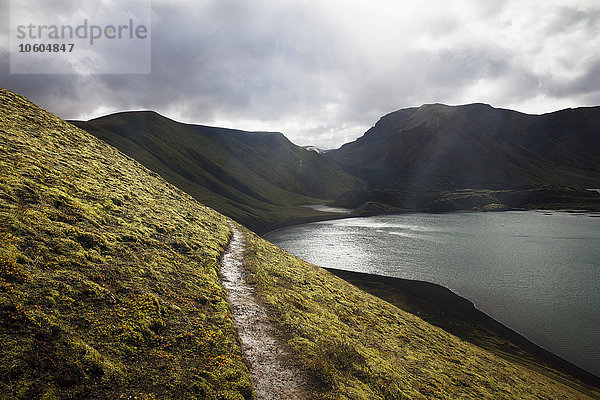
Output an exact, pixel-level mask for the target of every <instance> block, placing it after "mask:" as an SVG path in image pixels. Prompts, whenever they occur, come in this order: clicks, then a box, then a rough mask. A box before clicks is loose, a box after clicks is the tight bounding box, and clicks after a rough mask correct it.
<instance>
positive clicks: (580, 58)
mask: <svg viewBox="0 0 600 400" xmlns="http://www.w3.org/2000/svg"><path fill="white" fill-rule="evenodd" d="M13 1H17V0H13ZM19 1H21V0H19ZM23 1H24V0H23ZM97 1H101V2H104V3H107V4H108V3H110V1H111V0H97ZM128 1H130V0H120V1H119V4H120V5H123V4H125V5H127V3H128ZM131 1H134V0H131ZM135 1H136V2H138V3H139V1H140V0H135ZM76 3H77V2H76V1H75V0H43V1H41V0H40V1H39V5H38V6H37V8H38V10H39V11H40V12H41V13H46V14H47V15H52V16H56V18H57V19H58V18H60V15H61V12H66V11H65V10H68V9H69V7H74V4H76ZM151 12H152V14H151V18H152V24H151V73H150V74H118V73H117V74H114V73H113V74H85V73H78V74H67V75H64V74H63V75H61V74H15V73H13V74H11V73H10V68H9V65H10V56H11V52H10V50H9V49H10V47H9V44H10V29H9V28H8V26H9V15H10V8H9V2H8V1H7V0H1V1H0V18H1V21H2V23H1V24H0V26H2V28H0V86H3V87H6V88H8V89H10V90H13V91H16V92H18V93H20V94H22V95H24V96H26V97H28V98H29V99H30V100H32V101H33V102H35V103H36V104H38V105H40V106H42V107H44V108H45V109H47V110H49V111H51V112H53V113H55V114H57V115H58V116H60V117H62V118H64V119H90V118H94V117H98V116H101V115H106V114H110V113H113V112H117V111H123V110H142V109H150V110H154V111H157V112H159V113H161V114H163V115H165V116H167V117H169V118H172V119H175V120H177V121H182V122H189V123H197V124H203V125H212V126H222V127H228V128H237V129H244V130H253V131H255V130H260V131H278V132H282V133H284V134H285V135H286V136H287V137H288V138H289V139H290V140H291V141H292V142H294V143H296V144H298V145H314V146H318V147H321V148H336V147H339V146H341V145H342V144H343V143H346V142H349V141H352V140H354V139H356V138H357V137H359V136H361V135H362V134H363V133H364V132H365V131H366V130H367V129H369V128H370V127H371V126H372V125H374V124H375V123H376V122H377V120H378V119H379V118H380V117H382V116H383V115H385V114H387V113H389V112H392V111H395V110H398V109H401V108H407V107H415V106H420V105H422V104H427V103H444V104H450V105H457V104H467V103H475V102H482V103H487V104H491V105H492V106H494V107H500V108H509V109H514V110H517V111H521V112H526V113H533V114H540V113H545V112H551V111H556V110H559V109H564V108H568V107H572V108H575V107H580V106H592V105H599V104H600V2H598V1H597V0H590V1H558V0H546V1H537V0H526V1H524V0H519V1H510V0H507V1H495V0H486V1H481V0H456V1H455V0H448V1H428V0H420V1H400V0H369V1H364V0H360V1H359V0H199V1H188V0H185V1H184V0H168V1H167V0H153V1H152V7H151ZM113 62H114V63H117V64H116V65H117V66H120V65H125V63H126V62H127V56H126V55H124V54H121V53H119V54H115V57H114V60H113ZM120 63H123V64H120ZM117 69H118V68H117Z"/></svg>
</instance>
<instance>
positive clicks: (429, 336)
mask: <svg viewBox="0 0 600 400" xmlns="http://www.w3.org/2000/svg"><path fill="white" fill-rule="evenodd" d="M247 235H248V237H249V240H248V242H249V250H248V255H247V265H248V268H249V271H250V274H251V279H252V280H253V281H254V283H255V284H256V286H257V289H258V292H259V294H260V296H261V299H262V301H264V303H265V304H266V305H267V306H268V307H269V309H270V310H271V313H272V318H273V320H274V322H275V323H276V324H277V325H278V326H279V327H280V330H281V332H282V334H281V339H282V340H283V341H285V343H286V344H287V345H288V346H289V347H291V348H292V349H293V350H294V351H295V353H296V354H297V355H298V356H299V357H300V359H301V361H302V363H303V365H304V366H305V367H306V368H307V369H308V370H309V371H310V372H311V373H312V376H313V377H314V379H315V381H316V382H317V383H318V386H317V387H318V388H319V390H320V396H321V398H324V399H327V398H334V399H540V398H541V399H586V398H598V395H599V393H598V392H597V391H591V392H587V393H588V394H589V395H590V396H588V394H586V393H583V392H581V391H579V390H578V389H577V388H572V387H570V386H568V385H564V384H563V383H561V382H559V381H558V380H555V379H552V378H549V377H547V376H543V375H541V374H539V373H537V372H536V371H534V370H531V369H528V368H526V367H523V366H521V365H518V364H513V363H511V362H509V361H507V360H505V359H502V358H500V357H498V356H496V355H494V354H492V353H491V352H489V351H487V350H484V349H481V348H480V347H477V346H475V345H473V344H471V343H468V342H466V341H463V340H461V339H459V338H458V337H456V336H453V335H451V334H449V333H447V332H446V331H444V330H442V329H440V328H438V327H435V326H433V325H430V324H428V323H426V322H425V321H423V320H422V319H420V318H419V317H417V316H415V315H413V314H410V313H408V312H405V311H403V310H401V309H399V308H397V307H395V306H393V305H392V304H390V303H388V302H385V301H383V300H381V299H379V298H377V297H374V296H372V295H370V294H367V293H366V292H363V291H362V290H360V289H358V288H356V287H355V286H353V285H351V284H349V283H347V282H346V281H343V280H341V279H338V278H337V277H335V276H333V275H332V274H330V273H329V272H327V271H325V270H323V269H321V268H319V267H316V266H314V265H311V264H309V263H306V262H304V261H302V260H300V259H298V258H297V257H294V256H292V255H290V254H289V253H287V252H285V251H283V250H281V249H279V248H277V247H276V246H274V245H272V244H270V243H268V242H265V241H264V240H262V239H260V238H258V237H257V236H255V235H253V234H252V233H250V232H247Z"/></svg>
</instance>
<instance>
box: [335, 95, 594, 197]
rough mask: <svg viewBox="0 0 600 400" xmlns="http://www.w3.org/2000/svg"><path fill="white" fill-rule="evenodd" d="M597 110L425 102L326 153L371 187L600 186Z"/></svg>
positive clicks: (403, 111) (387, 117)
mask: <svg viewBox="0 0 600 400" xmlns="http://www.w3.org/2000/svg"><path fill="white" fill-rule="evenodd" d="M599 137H600V107H589V108H577V109H566V110H562V111H557V112H554V113H550V114H543V115H528V114H522V113H519V112H516V111H511V110H505V109H497V108H493V107H491V106H489V105H486V104H470V105H463V106H446V105H443V104H428V105H423V106H421V107H418V108H408V109H403V110H399V111H396V112H393V113H390V114H388V115H386V116H384V117H382V118H381V119H380V120H379V121H378V122H377V123H376V124H375V126H373V127H372V128H371V129H369V130H368V131H367V132H366V133H365V134H364V135H363V136H362V137H360V138H358V139H357V140H356V141H354V142H351V143H347V144H345V145H343V146H342V147H341V148H339V149H337V150H333V151H330V152H328V153H326V154H325V156H326V157H327V158H329V159H330V160H332V161H334V162H335V163H337V164H338V165H339V166H341V167H342V168H343V169H345V170H346V171H348V172H350V173H353V174H355V175H357V176H359V177H361V178H364V179H365V180H367V181H368V182H369V184H370V185H371V186H374V187H386V188H400V189H428V190H431V189H438V190H451V189H461V188H488V189H507V188H510V189H515V188H523V187H531V186H539V185H555V186H562V185H579V186H581V187H589V188H592V187H600V141H599V140H598V139H599Z"/></svg>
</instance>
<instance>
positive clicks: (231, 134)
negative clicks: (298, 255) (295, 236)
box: [73, 111, 361, 232]
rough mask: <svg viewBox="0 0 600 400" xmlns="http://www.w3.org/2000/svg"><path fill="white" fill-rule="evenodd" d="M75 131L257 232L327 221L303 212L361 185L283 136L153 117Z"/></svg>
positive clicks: (146, 114)
mask: <svg viewBox="0 0 600 400" xmlns="http://www.w3.org/2000/svg"><path fill="white" fill-rule="evenodd" d="M73 124H75V125H77V126H79V127H80V128H83V129H85V130H87V131H88V132H90V133H92V134H93V135H95V136H96V137H99V138H101V139H102V140H104V141H106V142H107V143H109V144H111V145H113V146H115V147H116V148H118V149H119V150H121V151H122V152H124V153H125V154H127V155H129V156H131V157H133V158H135V159H136V160H138V161H140V162H141V163H142V164H144V165H145V166H146V167H148V168H150V169H152V170H153V171H156V172H158V173H159V174H160V175H161V176H162V177H164V178H165V179H166V180H168V181H169V182H171V183H173V184H175V185H176V186H177V187H179V188H181V189H183V190H185V191H186V192H187V193H189V194H191V195H192V196H193V197H194V198H196V199H197V200H199V201H201V202H202V203H204V204H207V205H209V206H210V207H213V208H214V209H216V210H218V211H220V212H222V213H224V214H226V215H229V216H231V217H232V218H235V219H236V220H237V221H240V222H241V223H243V224H244V225H245V226H248V227H249V228H251V229H253V230H255V231H257V232H266V231H267V230H271V229H274V228H276V227H279V226H281V225H284V224H290V223H295V222H296V223H297V222H300V221H306V220H310V219H311V218H312V219H314V218H315V217H319V216H321V217H322V216H323V213H319V212H317V211H314V210H310V209H307V208H303V207H299V205H300V204H306V203H323V202H324V200H322V199H326V200H327V199H335V198H337V197H338V196H340V195H341V194H342V193H344V192H345V191H348V190H354V189H358V188H360V187H361V182H360V180H359V179H358V178H355V177H354V176H352V175H350V174H348V173H346V172H344V171H343V170H342V169H340V168H339V167H337V166H336V165H334V164H333V163H331V162H330V161H329V160H327V159H326V158H324V157H322V156H321V155H319V154H317V153H316V152H314V151H309V150H306V149H304V148H302V147H300V146H296V145H294V144H293V143H291V142H290V141H289V140H288V139H286V138H285V136H283V135H282V134H281V133H274V132H246V131H240V130H233V129H225V128H215V127H209V126H202V125H191V124H183V123H179V122H176V121H173V120H171V119H168V118H166V117H163V116H162V115H159V114H157V113H155V112H151V111H135V112H134V111H132V112H123V113H118V114H112V115H107V116H105V117H101V118H96V119H93V120H90V121H87V122H83V121H73Z"/></svg>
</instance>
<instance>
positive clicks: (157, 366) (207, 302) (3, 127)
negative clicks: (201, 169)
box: [0, 89, 252, 400]
mask: <svg viewBox="0 0 600 400" xmlns="http://www.w3.org/2000/svg"><path fill="white" fill-rule="evenodd" d="M0 221H1V224H0V349H1V350H0V399H145V400H152V399H238V400H239V399H249V398H251V396H252V385H251V381H250V377H249V373H248V369H247V367H246V365H245V364H244V362H243V360H242V357H241V351H240V344H239V340H238V337H237V332H236V330H235V327H234V325H233V323H232V322H231V314H230V309H229V306H228V303H227V301H226V298H225V293H224V290H223V288H222V286H221V282H220V279H219V276H218V268H219V259H220V256H221V254H222V252H223V251H224V249H225V247H226V245H227V243H228V240H229V237H230V234H231V232H230V229H229V227H228V224H227V223H226V219H225V217H224V216H222V215H220V214H218V213H216V212H215V211H213V210H211V209H209V208H207V207H204V206H202V205H201V204H199V203H198V202H196V201H195V200H193V199H192V198H191V197H190V196H189V195H187V194H185V193H183V192H182V191H180V190H178V189H176V188H174V187H173V186H171V185H169V184H167V183H166V182H164V180H162V179H161V178H159V177H158V176H157V175H156V174H155V173H152V172H150V171H149V170H147V169H146V168H144V167H142V166H141V165H140V164H138V163H137V162H135V161H133V160H132V159H130V158H128V157H126V156H124V155H123V154H121V153H119V152H118V151H117V150H115V149H114V148H112V147H110V146H108V145H106V144H105V143H104V142H102V141H100V140H98V139H96V138H94V137H92V136H91V135H89V134H87V133H86V132H84V131H82V130H80V129H78V128H75V127H74V126H72V125H70V124H68V123H66V122H64V121H62V120H60V119H59V118H57V117H56V116H54V115H52V114H50V113H48V112H46V111H44V110H42V109H40V108H39V107H37V106H35V105H33V104H32V103H30V102H29V101H27V100H26V99H25V98H23V97H21V96H19V95H16V94H14V93H11V92H9V91H7V90H5V89H0Z"/></svg>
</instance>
